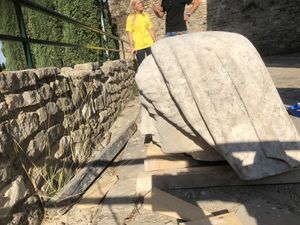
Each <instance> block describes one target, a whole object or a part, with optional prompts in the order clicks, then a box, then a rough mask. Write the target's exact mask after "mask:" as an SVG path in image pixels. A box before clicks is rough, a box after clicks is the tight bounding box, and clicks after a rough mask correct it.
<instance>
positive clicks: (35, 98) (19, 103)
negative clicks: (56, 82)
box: [5, 91, 41, 110]
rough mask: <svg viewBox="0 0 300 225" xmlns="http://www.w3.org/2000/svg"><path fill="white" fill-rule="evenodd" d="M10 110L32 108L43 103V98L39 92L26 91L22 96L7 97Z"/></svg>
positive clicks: (11, 95) (10, 95)
mask: <svg viewBox="0 0 300 225" xmlns="http://www.w3.org/2000/svg"><path fill="white" fill-rule="evenodd" d="M5 101H6V103H7V105H8V109H9V110H14V109H20V108H23V107H26V106H32V105H36V104H39V103H40V102H41V96H40V95H39V93H38V92H37V91H25V92H23V93H22V94H9V95H6V96H5Z"/></svg>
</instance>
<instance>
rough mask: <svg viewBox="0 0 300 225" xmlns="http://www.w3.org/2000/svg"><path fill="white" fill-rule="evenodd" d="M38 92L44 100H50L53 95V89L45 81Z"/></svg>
mask: <svg viewBox="0 0 300 225" xmlns="http://www.w3.org/2000/svg"><path fill="white" fill-rule="evenodd" d="M38 92H39V94H40V96H41V97H42V99H43V100H49V99H51V98H52V97H53V90H52V89H51V87H50V85H49V84H46V83H44V84H43V85H42V86H41V87H40V88H39V89H38Z"/></svg>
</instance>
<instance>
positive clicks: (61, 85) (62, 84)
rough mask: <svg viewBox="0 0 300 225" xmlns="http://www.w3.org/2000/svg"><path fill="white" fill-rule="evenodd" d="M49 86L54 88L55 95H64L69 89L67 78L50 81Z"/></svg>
mask: <svg viewBox="0 0 300 225" xmlns="http://www.w3.org/2000/svg"><path fill="white" fill-rule="evenodd" d="M50 87H51V88H52V90H54V93H55V94H56V95H57V96H61V95H65V94H66V93H67V92H68V91H70V87H69V83H68V81H67V79H62V80H55V81H54V82H51V83H50Z"/></svg>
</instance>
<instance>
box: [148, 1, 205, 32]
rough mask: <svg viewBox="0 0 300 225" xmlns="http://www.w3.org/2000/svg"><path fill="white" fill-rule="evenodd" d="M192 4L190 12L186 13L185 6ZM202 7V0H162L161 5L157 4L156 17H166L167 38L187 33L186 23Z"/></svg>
mask: <svg viewBox="0 0 300 225" xmlns="http://www.w3.org/2000/svg"><path fill="white" fill-rule="evenodd" d="M190 4H192V7H191V9H190V10H189V12H187V13H184V10H185V6H186V5H190ZM199 5H200V0H162V2H161V4H155V5H154V6H153V11H154V13H155V15H156V16H157V17H159V18H162V17H163V16H164V15H165V13H166V14H167V17H166V37H170V36H175V35H179V34H184V33H187V27H186V22H187V21H188V20H189V18H190V17H191V15H192V14H193V13H194V12H195V11H196V9H197V8H198V7H199Z"/></svg>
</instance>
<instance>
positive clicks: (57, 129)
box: [47, 124, 64, 146]
mask: <svg viewBox="0 0 300 225" xmlns="http://www.w3.org/2000/svg"><path fill="white" fill-rule="evenodd" d="M63 133H64V128H63V126H62V125H61V124H57V125H55V126H53V127H50V128H49V129H48V130H47V134H48V139H49V144H50V146H52V145H53V144H55V143H56V142H57V141H58V140H59V139H60V138H61V137H62V136H63Z"/></svg>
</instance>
